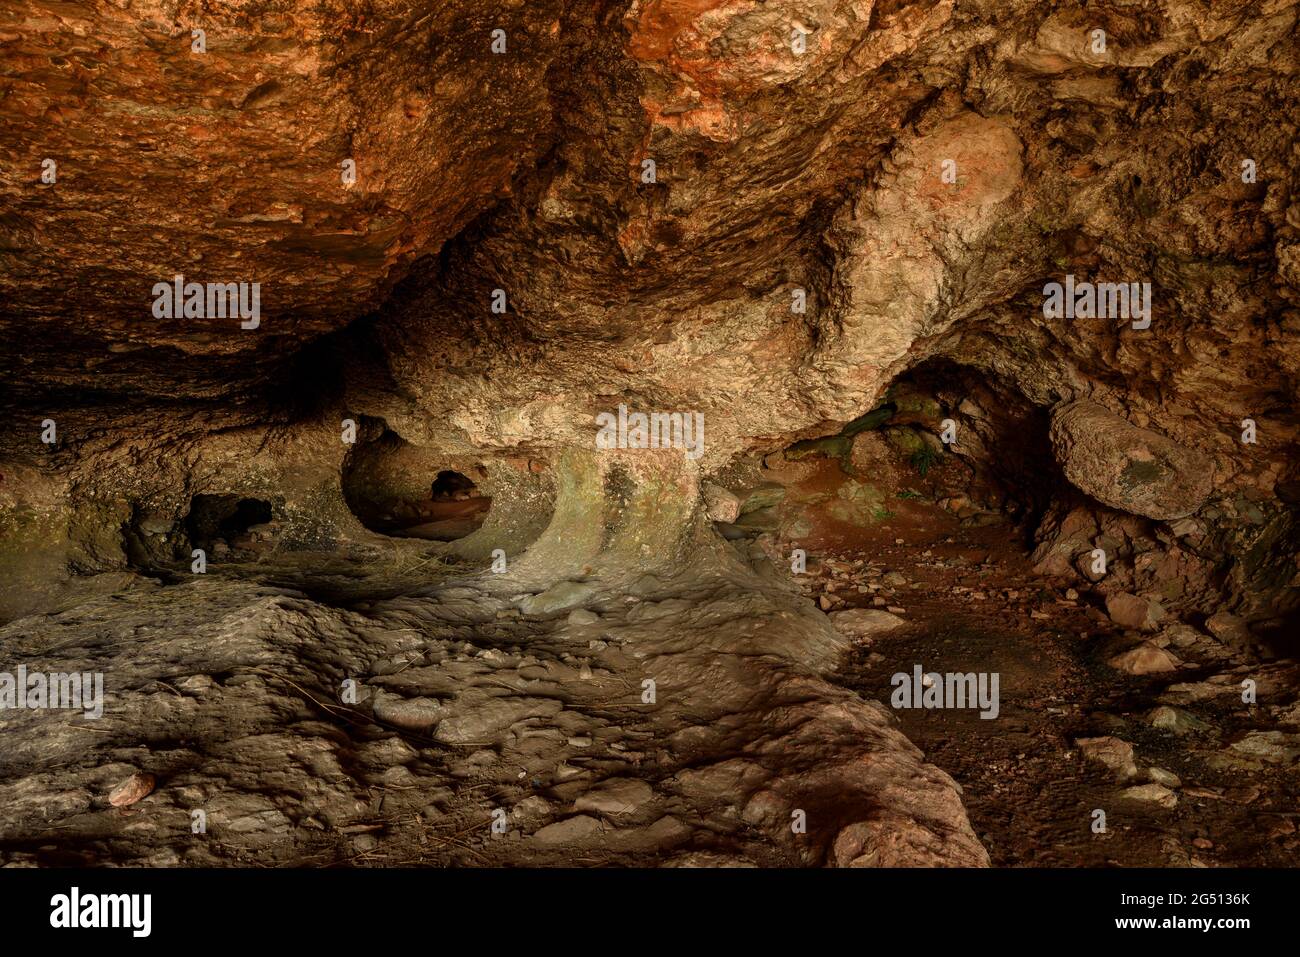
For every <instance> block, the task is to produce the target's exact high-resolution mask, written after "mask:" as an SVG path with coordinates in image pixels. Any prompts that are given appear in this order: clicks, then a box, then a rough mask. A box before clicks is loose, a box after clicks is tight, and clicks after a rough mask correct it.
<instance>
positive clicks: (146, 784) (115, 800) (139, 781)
mask: <svg viewBox="0 0 1300 957" xmlns="http://www.w3.org/2000/svg"><path fill="white" fill-rule="evenodd" d="M156 783H157V781H156V780H155V779H154V776H153V775H152V774H145V773H144V772H142V771H137V772H136V773H135V774H133V775H131V776H130V777H129V778H127V779H126V780H125V781H123V782H122V783H121V784H119V785H118V786H117V787H115V788H113V790H112V791H111V792H110V793H109V795H108V803H109V804H111V805H113V807H126V806H127V805H129V804H134V803H135V802H136V801H139V800H140V799H142V798H145V797H148V796H149V795H150V794H152V793H153V789H154V785H155V784H156Z"/></svg>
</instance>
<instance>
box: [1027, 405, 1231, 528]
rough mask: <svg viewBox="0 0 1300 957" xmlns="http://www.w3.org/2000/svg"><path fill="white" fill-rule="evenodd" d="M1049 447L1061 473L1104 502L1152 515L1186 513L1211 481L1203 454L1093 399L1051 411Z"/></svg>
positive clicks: (1162, 516) (1200, 502)
mask: <svg viewBox="0 0 1300 957" xmlns="http://www.w3.org/2000/svg"><path fill="white" fill-rule="evenodd" d="M1051 437H1052V447H1053V449H1054V451H1055V453H1056V459H1057V461H1058V462H1059V463H1060V464H1061V468H1062V469H1063V470H1064V472H1065V477H1066V478H1067V479H1069V480H1070V482H1071V484H1073V485H1074V486H1075V487H1076V488H1078V489H1080V490H1082V491H1083V492H1086V493H1087V494H1088V495H1091V496H1092V497H1093V498H1095V499H1096V500H1097V501H1099V502H1101V503H1102V504H1103V505H1109V506H1110V507H1111V508H1116V509H1119V510H1120V511H1124V512H1130V513H1132V514H1134V515H1142V516H1145V517H1147V518H1154V519H1164V520H1168V519H1175V518H1185V517H1186V516H1188V515H1191V514H1192V513H1193V512H1195V511H1196V510H1197V509H1198V508H1200V507H1201V506H1202V505H1203V504H1204V503H1205V500H1206V499H1207V498H1209V495H1210V491H1211V489H1212V488H1213V486H1214V466H1213V463H1212V461H1211V460H1210V459H1209V458H1208V457H1207V456H1205V455H1203V454H1201V453H1200V452H1197V451H1195V450H1193V449H1189V448H1186V447H1184V446H1182V445H1179V444H1178V443H1177V442H1175V441H1174V440H1173V439H1170V438H1168V437H1166V436H1163V435H1161V434H1160V433H1158V432H1152V431H1151V430H1149V429H1140V428H1138V427H1137V426H1135V425H1133V424H1131V423H1130V422H1128V421H1127V420H1126V419H1124V418H1121V417H1120V416H1118V415H1116V414H1115V413H1113V412H1110V411H1109V410H1107V409H1105V408H1103V407H1102V406H1100V405H1098V404H1097V403H1095V402H1090V401H1087V400H1078V401H1075V402H1067V403H1065V404H1064V405H1060V406H1057V407H1056V409H1054V410H1053V412H1052V428H1051Z"/></svg>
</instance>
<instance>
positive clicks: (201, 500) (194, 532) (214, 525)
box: [184, 494, 274, 555]
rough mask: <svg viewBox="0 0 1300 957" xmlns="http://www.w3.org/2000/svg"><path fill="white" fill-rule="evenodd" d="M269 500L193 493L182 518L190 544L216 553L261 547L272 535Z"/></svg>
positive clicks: (257, 549)
mask: <svg viewBox="0 0 1300 957" xmlns="http://www.w3.org/2000/svg"><path fill="white" fill-rule="evenodd" d="M273 516H274V512H273V510H272V508H271V503H270V502H268V501H267V500H265V499H261V498H250V497H246V496H241V495H229V494H216V495H206V494H205V495H195V496H194V497H193V498H192V499H191V500H190V509H189V512H188V513H187V514H186V516H185V519H184V526H185V531H186V533H187V534H188V535H189V539H190V542H191V544H193V545H194V546H195V547H196V548H202V549H204V550H205V551H208V552H209V553H212V554H215V555H220V554H224V553H225V552H226V551H228V550H235V549H244V550H249V549H251V550H255V551H260V550H263V549H264V547H265V546H267V545H268V544H269V543H270V542H271V540H272V539H273V537H274V529H273V527H272V525H273Z"/></svg>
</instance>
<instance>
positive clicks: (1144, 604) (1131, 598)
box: [1106, 592, 1165, 631]
mask: <svg viewBox="0 0 1300 957" xmlns="http://www.w3.org/2000/svg"><path fill="white" fill-rule="evenodd" d="M1106 614H1107V615H1109V616H1110V620H1111V621H1113V622H1114V623H1115V624H1117V625H1121V626H1123V627H1125V628H1133V629H1135V630H1137V631H1154V630H1155V628H1156V624H1157V623H1158V622H1159V621H1160V619H1161V618H1163V617H1164V616H1165V610H1164V608H1163V607H1162V606H1161V604H1160V603H1159V602H1158V601H1151V600H1150V599H1147V598H1139V597H1138V596H1137V595H1130V594H1127V593H1125V592H1120V593H1118V594H1115V595H1108V596H1107V597H1106Z"/></svg>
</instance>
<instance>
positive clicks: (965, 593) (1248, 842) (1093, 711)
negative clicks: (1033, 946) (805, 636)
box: [800, 473, 1300, 866]
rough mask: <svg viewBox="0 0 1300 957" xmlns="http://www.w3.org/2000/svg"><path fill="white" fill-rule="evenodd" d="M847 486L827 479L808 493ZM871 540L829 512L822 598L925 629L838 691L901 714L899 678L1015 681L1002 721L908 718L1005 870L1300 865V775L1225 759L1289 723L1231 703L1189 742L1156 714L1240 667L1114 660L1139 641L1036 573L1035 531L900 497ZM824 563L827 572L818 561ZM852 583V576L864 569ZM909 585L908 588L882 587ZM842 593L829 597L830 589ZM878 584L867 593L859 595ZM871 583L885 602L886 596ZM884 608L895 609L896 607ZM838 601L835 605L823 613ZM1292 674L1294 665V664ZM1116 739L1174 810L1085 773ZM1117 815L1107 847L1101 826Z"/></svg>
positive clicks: (868, 657)
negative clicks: (1161, 787) (1141, 667)
mask: <svg viewBox="0 0 1300 957" xmlns="http://www.w3.org/2000/svg"><path fill="white" fill-rule="evenodd" d="M831 484H833V483H832V482H828V480H827V478H826V476H825V474H824V473H823V474H822V475H820V476H819V477H816V478H814V479H812V480H810V481H809V482H808V483H806V484H805V486H804V487H805V489H816V488H825V487H829V485H831ZM889 512H890V514H889V516H888V518H887V519H885V520H884V521H881V522H879V523H878V524H874V525H869V526H866V527H863V526H855V525H850V524H846V523H844V522H840V521H836V520H835V519H833V518H829V517H827V516H826V515H825V513H824V512H820V513H819V512H818V511H817V509H816V508H814V509H812V510H811V511H810V513H809V514H811V515H813V516H814V518H815V521H814V523H813V527H812V529H811V531H810V534H808V535H806V536H804V537H803V538H801V540H800V544H802V545H805V546H806V547H807V549H808V551H809V555H810V567H809V572H810V574H809V576H808V583H807V588H808V592H809V595H810V597H813V598H814V599H818V598H821V597H822V596H824V595H828V594H829V596H831V597H832V598H833V599H836V600H837V602H836V604H835V605H834V607H833V609H832V610H834V611H838V610H843V609H846V608H854V607H873V600H874V606H876V607H878V606H881V605H884V606H886V607H888V608H890V609H892V610H895V611H897V613H898V614H900V616H901V617H902V618H904V619H905V620H906V622H907V624H906V625H905V626H903V627H900V628H898V629H896V630H894V631H892V632H889V633H887V634H885V635H882V636H878V637H876V638H875V639H873V640H864V641H863V642H861V643H859V645H858V646H857V648H856V650H855V652H854V653H853V654H852V656H851V658H850V660H849V661H848V662H847V664H846V665H845V667H844V668H843V669H842V671H841V673H840V674H839V676H838V680H839V681H840V682H841V683H842V684H843V685H844V686H846V687H848V688H852V689H853V690H855V691H857V692H858V693H860V694H861V695H863V696H864V697H869V698H876V699H878V700H880V701H883V702H886V703H888V702H889V699H890V694H891V691H892V686H891V684H890V678H891V676H892V675H894V674H895V673H897V672H903V673H907V674H911V673H912V670H913V667H914V665H917V664H920V665H921V666H922V667H923V669H924V670H925V671H927V672H928V671H936V672H940V673H947V672H977V673H978V672H997V673H998V674H999V675H1000V702H1001V706H1000V713H999V715H998V716H997V718H996V719H993V720H985V719H982V718H981V717H980V716H979V713H978V711H977V710H944V709H936V710H922V709H913V710H907V709H900V710H897V711H895V714H897V716H898V718H899V721H900V726H901V728H902V730H903V732H904V733H905V734H906V735H907V736H908V738H909V739H911V740H912V741H913V742H915V743H916V745H917V746H918V747H920V748H921V749H922V750H923V751H924V752H925V754H926V757H927V759H928V760H929V761H931V762H933V763H934V764H936V765H937V766H938V767H940V768H942V769H943V770H945V771H947V772H948V773H949V774H951V775H952V776H953V777H954V778H955V779H956V780H957V781H958V783H960V784H961V786H962V788H963V789H964V792H965V802H966V806H967V809H968V811H969V814H970V817H971V821H972V824H973V825H974V827H975V830H976V832H977V833H978V835H979V837H980V839H981V840H982V841H983V842H984V844H985V846H986V847H987V848H988V851H989V853H990V855H991V858H992V863H993V864H994V866H1108V865H1110V866H1294V865H1295V864H1296V862H1297V861H1298V860H1300V836H1298V835H1297V833H1296V822H1297V819H1300V801H1298V800H1297V799H1298V798H1300V779H1297V776H1296V773H1295V766H1294V764H1292V765H1291V766H1290V768H1287V767H1286V766H1285V765H1286V764H1287V762H1286V760H1285V756H1283V760H1281V761H1278V762H1272V761H1264V762H1261V763H1259V764H1258V766H1255V767H1247V766H1244V765H1245V764H1248V763H1250V762H1242V761H1237V760H1231V759H1229V760H1224V758H1223V755H1224V754H1225V753H1227V754H1229V755H1231V754H1232V752H1231V749H1230V748H1229V749H1228V750H1227V751H1226V752H1225V746H1227V745H1230V744H1231V743H1232V742H1234V741H1240V740H1241V739H1242V738H1243V736H1245V735H1246V734H1247V733H1248V732H1251V731H1260V730H1265V731H1268V730H1270V729H1273V728H1275V726H1276V722H1275V721H1274V720H1273V719H1271V718H1270V716H1269V713H1268V712H1266V711H1265V710H1263V709H1261V708H1259V707H1249V706H1246V705H1242V704H1241V703H1240V701H1236V702H1235V707H1234V706H1233V705H1234V699H1233V698H1232V697H1231V696H1229V697H1228V699H1227V703H1226V704H1225V703H1223V701H1222V698H1221V699H1220V700H1218V701H1215V702H1209V701H1202V702H1200V703H1197V704H1191V705H1188V708H1189V709H1190V710H1191V711H1192V712H1194V715H1195V719H1196V720H1199V721H1201V722H1204V726H1203V727H1199V728H1198V729H1197V730H1194V731H1191V732H1189V733H1185V734H1175V733H1174V732H1172V731H1170V730H1163V729H1160V728H1156V727H1152V725H1151V723H1150V720H1149V718H1148V717H1147V716H1148V715H1149V713H1150V712H1151V711H1152V709H1153V708H1154V707H1156V706H1157V705H1158V704H1159V702H1158V701H1157V698H1159V697H1160V696H1161V694H1162V693H1163V692H1166V689H1167V688H1168V686H1170V685H1172V684H1175V683H1178V682H1181V683H1186V682H1196V681H1199V680H1203V679H1204V678H1206V677H1209V676H1212V675H1214V674H1217V673H1220V672H1222V671H1223V670H1224V663H1223V662H1222V661H1218V662H1207V663H1205V664H1203V665H1202V664H1198V663H1196V662H1195V661H1187V662H1186V663H1185V665H1184V667H1183V668H1180V669H1179V670H1178V671H1176V672H1168V673H1164V674H1158V675H1145V676H1133V675H1128V674H1125V673H1123V672H1121V671H1118V670H1115V669H1114V668H1111V667H1110V666H1108V665H1107V664H1106V663H1105V658H1106V656H1107V655H1108V654H1113V649H1114V647H1115V644H1114V643H1115V642H1116V641H1122V638H1123V629H1121V628H1118V627H1117V626H1115V625H1114V624H1112V623H1111V622H1110V620H1109V619H1108V618H1107V617H1106V615H1105V613H1104V612H1103V611H1102V609H1101V608H1100V607H1099V604H1100V602H1099V600H1098V599H1097V598H1096V597H1094V596H1090V595H1088V594H1079V593H1078V592H1077V591H1075V590H1074V589H1072V588H1070V587H1069V585H1067V584H1066V583H1063V582H1057V581H1051V580H1048V579H1045V578H1042V577H1041V576H1038V575H1036V574H1035V573H1034V571H1033V569H1032V567H1031V564H1030V562H1029V560H1028V556H1027V550H1026V543H1025V540H1024V537H1023V535H1022V534H1021V532H1020V531H1019V530H1018V529H1017V528H1016V527H1015V526H1013V525H1011V524H1008V523H1000V522H995V521H994V522H992V523H988V524H985V523H984V522H983V521H980V520H977V521H973V522H972V521H970V520H967V521H964V522H963V521H961V520H959V519H958V518H957V517H955V516H954V515H953V514H951V513H950V512H948V511H945V510H944V509H941V508H938V507H936V506H935V505H933V504H931V503H930V502H927V501H922V500H910V499H904V500H897V501H895V502H893V503H891V504H890V506H889ZM813 555H816V556H817V559H816V560H814V559H813V558H812V557H811V556H813ZM846 569H847V571H846ZM891 572H893V573H897V574H901V576H902V580H901V581H900V580H899V579H897V578H893V579H892V580H893V581H894V582H896V584H895V586H894V587H888V586H887V585H884V584H882V583H883V582H884V580H885V579H884V576H886V575H888V574H889V573H891ZM828 585H830V591H829V593H828V591H827V586H828ZM859 586H866V587H859ZM868 587H870V589H871V590H868ZM880 596H887V597H885V598H884V599H883V601H882V600H881V598H880ZM824 604H825V603H824V602H823V605H824ZM1280 667H1283V668H1285V667H1286V663H1283V664H1282V665H1281V666H1280ZM1107 735H1110V736H1115V737H1118V738H1120V739H1122V740H1124V741H1126V742H1128V743H1129V744H1131V745H1133V746H1134V748H1135V750H1136V755H1137V764H1138V766H1139V767H1140V768H1142V769H1145V768H1147V767H1157V768H1160V769H1164V770H1165V771H1169V772H1172V773H1173V774H1174V775H1176V776H1177V777H1178V779H1180V784H1179V786H1178V787H1176V788H1175V791H1176V794H1177V804H1176V806H1174V807H1172V808H1164V807H1159V806H1157V805H1156V804H1152V803H1149V802H1136V801H1131V800H1125V799H1122V798H1121V797H1120V796H1119V792H1120V791H1122V790H1123V789H1124V788H1125V787H1128V786H1132V785H1136V784H1140V783H1142V782H1143V781H1145V780H1147V778H1145V777H1143V776H1139V777H1137V778H1134V779H1131V780H1129V781H1123V782H1121V781H1118V780H1117V779H1116V776H1115V775H1114V774H1112V773H1111V772H1110V771H1109V770H1108V769H1107V768H1105V767H1102V766H1100V765H1098V764H1095V763H1088V762H1085V760H1084V759H1083V757H1082V755H1081V753H1080V749H1079V748H1078V747H1077V746H1076V744H1075V742H1076V741H1077V740H1078V739H1080V738H1094V737H1099V736H1107ZM1097 809H1101V810H1103V811H1104V812H1105V815H1106V830H1105V832H1104V833H1094V830H1093V821H1094V812H1095V811H1096V810H1097Z"/></svg>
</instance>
